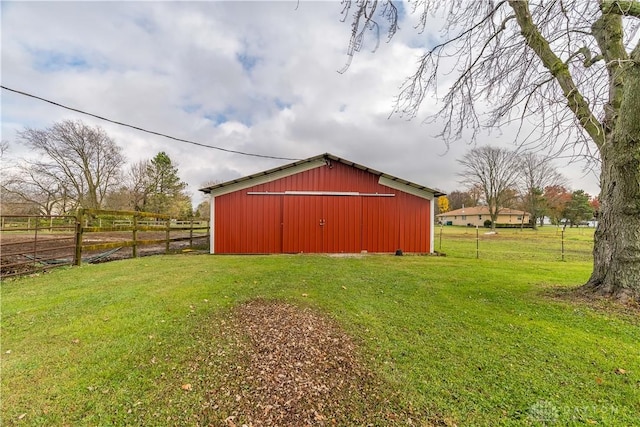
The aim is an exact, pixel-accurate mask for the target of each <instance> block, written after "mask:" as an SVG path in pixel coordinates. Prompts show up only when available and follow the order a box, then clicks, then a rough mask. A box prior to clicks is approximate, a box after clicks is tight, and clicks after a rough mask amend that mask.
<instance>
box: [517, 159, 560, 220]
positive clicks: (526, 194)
mask: <svg viewBox="0 0 640 427" xmlns="http://www.w3.org/2000/svg"><path fill="white" fill-rule="evenodd" d="M564 184H565V179H564V177H563V176H562V174H560V173H559V172H558V171H557V169H556V168H555V167H554V166H553V164H552V163H551V158H549V157H547V156H541V155H538V154H535V153H531V152H529V153H525V154H522V155H520V186H521V194H522V202H523V207H524V209H525V210H526V211H528V212H529V214H530V215H531V216H530V218H531V225H532V227H533V228H534V229H535V228H537V225H538V218H541V217H543V216H544V214H545V203H544V189H545V188H546V187H550V186H551V187H553V186H558V185H564Z"/></svg>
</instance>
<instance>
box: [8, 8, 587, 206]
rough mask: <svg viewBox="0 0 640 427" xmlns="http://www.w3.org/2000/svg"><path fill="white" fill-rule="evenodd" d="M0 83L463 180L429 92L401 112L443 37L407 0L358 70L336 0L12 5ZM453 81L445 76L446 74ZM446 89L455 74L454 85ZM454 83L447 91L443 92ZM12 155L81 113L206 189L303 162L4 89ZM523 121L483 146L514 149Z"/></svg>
mask: <svg viewBox="0 0 640 427" xmlns="http://www.w3.org/2000/svg"><path fill="white" fill-rule="evenodd" d="M0 7H1V15H2V16H1V20H2V30H1V31H2V41H1V44H2V58H1V60H2V63H1V72H2V74H1V80H2V85H4V86H6V87H9V88H12V89H16V90H19V91H23V92H27V93H30V94H33V95H36V96H39V97H42V98H45V99H49V100H52V101H55V102H58V103H60V104H64V105H67V106H70V107H73V108H76V109H79V110H83V111H87V112H91V113H93V114H96V115H100V116H103V117H107V118H109V119H112V120H115V121H120V122H124V123H127V124H131V125H134V126H138V127H141V128H144V129H148V130H152V131H155V132H159V133H163V134H168V135H171V136H173V137H176V138H180V139H186V140H190V141H195V142H198V143H201V144H205V145H211V146H217V147H222V148H225V149H230V150H236V151H242V152H248V153H255V154H259V155H266V156H275V157H285V158H293V159H304V158H308V157H312V156H315V155H318V154H322V153H325V152H328V153H331V154H334V155H336V156H339V157H342V158H345V159H347V160H351V161H353V162H356V163H359V164H362V165H365V166H368V167H370V168H373V169H376V170H379V171H381V172H385V173H388V174H390V175H394V176H397V177H400V178H403V179H406V180H409V181H412V182H415V183H417V184H421V185H424V186H427V187H430V188H434V189H438V190H441V191H443V192H451V191H454V190H462V189H464V186H463V184H461V183H460V179H461V177H460V173H461V172H462V169H461V166H460V165H459V164H458V163H457V161H456V159H459V158H461V157H462V156H463V155H464V153H465V152H466V151H468V150H469V149H470V148H472V147H473V146H474V145H473V142H472V141H469V140H464V139H462V140H460V141H457V142H454V143H453V144H452V145H451V146H450V147H449V148H447V146H446V145H445V143H444V142H443V141H442V139H440V138H438V137H437V134H438V133H439V132H440V131H441V129H442V123H441V122H435V123H426V122H425V121H424V119H426V118H427V116H428V114H429V113H432V112H435V111H436V110H437V108H438V106H439V104H438V99H436V97H435V95H433V96H430V97H427V98H426V99H425V102H424V103H423V105H422V108H421V110H420V111H419V114H418V116H417V117H416V118H414V119H412V120H407V118H406V117H399V116H396V115H392V114H391V113H392V111H393V106H394V96H395V95H397V93H398V88H399V86H400V85H401V84H402V83H403V81H404V80H405V79H406V77H407V76H409V75H411V74H412V73H413V72H414V70H415V66H416V61H417V58H418V57H419V55H420V54H421V53H422V52H424V50H425V49H426V48H427V47H428V44H429V43H432V42H433V40H435V39H437V37H438V33H437V29H438V27H439V23H440V22H441V21H440V20H438V19H436V18H434V21H433V22H430V23H429V24H428V25H427V27H426V30H425V31H424V32H423V33H422V34H420V33H419V32H417V31H416V30H415V29H414V25H415V23H416V18H417V17H415V16H413V15H412V14H410V13H409V12H408V11H407V9H406V8H404V7H401V8H400V31H399V32H398V33H397V35H396V36H395V37H394V38H393V39H392V41H391V42H389V43H387V42H386V38H385V37H384V35H383V36H382V40H381V43H380V46H379V47H378V48H377V50H375V52H374V51H373V45H374V43H373V39H370V40H369V41H367V43H366V44H365V46H364V48H363V49H362V51H361V52H360V53H358V54H357V55H356V56H355V58H354V59H353V62H352V63H351V66H350V67H349V69H348V70H347V71H346V72H345V73H339V72H338V71H339V70H341V69H342V68H343V67H344V65H345V63H346V61H347V58H348V56H347V54H346V52H347V47H348V42H349V37H350V31H351V27H350V22H349V19H347V20H346V22H341V18H343V16H342V15H341V12H342V8H343V6H342V5H341V4H340V2H338V1H315V2H309V1H304V0H302V1H300V2H296V1H280V2H273V1H258V2H248V1H208V2H206V1H201V2H162V1H153V2H147V1H129V2H92V1H85V2H53V1H46V2H26V1H22V2H9V1H2V3H1V6H0ZM442 82H443V84H446V82H447V79H443V80H442ZM443 89H446V88H443ZM439 92H440V93H443V91H442V90H440V91H439ZM0 96H1V118H2V128H1V132H2V140H3V141H6V142H8V143H9V151H8V153H7V155H6V159H3V162H8V163H15V162H18V161H19V159H20V158H29V157H30V156H31V157H32V156H33V153H29V152H28V150H27V149H26V148H25V147H24V146H23V145H22V144H21V142H20V140H19V139H18V137H17V132H18V131H20V130H23V129H24V128H25V127H31V128H43V129H44V128H47V127H49V126H51V125H52V124H53V123H55V122H57V121H62V120H67V119H72V120H78V119H79V120H82V121H83V122H85V123H87V124H89V125H92V126H93V125H98V126H101V127H102V128H103V129H104V130H105V131H106V132H107V133H108V134H109V135H110V136H111V137H112V138H113V139H114V140H115V141H116V143H117V144H118V145H119V146H120V147H122V149H123V154H124V155H125V157H126V159H127V161H128V162H129V163H130V164H133V163H136V162H138V161H141V160H146V159H151V158H153V157H154V156H155V155H156V154H157V153H158V152H160V151H164V152H166V153H167V154H168V155H169V157H170V158H171V160H172V161H173V162H174V163H175V164H177V166H178V170H179V174H180V177H181V178H182V179H183V180H184V181H185V182H186V183H187V184H188V189H187V190H188V192H189V193H190V194H191V196H192V200H193V202H194V207H195V206H196V205H197V204H198V203H199V202H201V201H202V200H204V198H203V195H202V193H200V192H199V191H198V189H199V188H202V187H203V186H205V184H207V183H212V182H223V181H227V180H231V179H235V178H239V177H242V176H246V175H250V174H253V173H257V172H260V171H263V170H266V169H270V168H273V167H276V166H280V165H284V164H287V163H290V162H291V161H287V160H276V159H265V158H260V157H252V156H242V155H238V154H231V153H226V152H223V151H219V150H214V149H210V148H205V147H201V146H195V145H191V144H186V143H181V142H177V141H175V140H170V139H166V138H163V137H160V136H155V135H150V134H147V133H144V132H140V131H136V130H133V129H130V128H126V127H121V126H118V125H115V124H112V123H109V122H104V121H100V120H98V119H95V118H92V117H89V116H84V115H81V114H79V113H76V112H72V111H68V110H65V109H62V108H59V107H56V106H54V105H51V104H47V103H45V102H42V101H38V100H35V99H32V98H28V97H25V96H22V95H19V94H15V93H12V92H9V91H6V90H2V91H1V93H0ZM514 135H515V134H514V132H513V130H511V129H503V130H501V131H495V130H494V131H492V132H489V133H487V134H484V135H480V137H479V138H478V141H477V144H490V145H494V146H502V147H506V148H510V149H512V148H515V145H514V139H515V136H514ZM555 165H556V166H557V167H558V169H559V170H560V171H561V172H562V173H563V174H564V175H565V177H566V178H567V180H568V186H569V187H570V188H571V189H573V190H577V189H582V190H585V191H586V192H587V193H589V194H591V195H597V194H598V193H599V187H598V179H597V177H596V176H595V175H594V173H593V172H585V170H584V165H583V164H581V163H579V162H578V163H572V164H567V160H566V159H562V160H560V159H559V160H557V161H556V162H555Z"/></svg>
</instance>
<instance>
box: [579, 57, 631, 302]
mask: <svg viewBox="0 0 640 427" xmlns="http://www.w3.org/2000/svg"><path fill="white" fill-rule="evenodd" d="M632 58H633V59H634V60H635V63H633V65H630V66H629V68H627V70H626V73H625V87H624V95H623V98H622V103H621V106H620V110H619V116H618V117H617V119H616V121H615V126H614V129H613V130H612V132H610V133H609V134H608V135H607V141H606V143H605V144H604V145H603V146H602V147H601V148H600V155H601V160H602V172H601V175H600V202H601V205H600V214H599V217H598V228H597V229H596V233H595V242H594V249H593V263H594V264H593V273H592V274H591V278H590V279H589V281H588V282H587V284H586V285H585V288H586V289H589V290H592V291H594V292H596V293H598V294H602V295H608V296H613V297H615V298H616V299H619V300H622V301H628V300H635V301H640V49H638V48H637V49H636V52H634V55H633V56H632Z"/></svg>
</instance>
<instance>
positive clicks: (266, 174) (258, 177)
mask: <svg viewBox="0 0 640 427" xmlns="http://www.w3.org/2000/svg"><path fill="white" fill-rule="evenodd" d="M329 161H334V162H340V163H343V164H345V165H348V166H352V167H355V168H357V169H360V170H363V171H366V172H370V173H372V174H374V175H378V176H379V177H381V178H385V179H386V180H387V181H391V182H393V184H395V185H396V186H398V187H408V188H407V189H408V190H409V191H411V190H413V191H419V192H428V193H432V194H433V196H434V197H440V196H444V195H445V194H446V193H443V192H442V191H440V190H436V189H432V188H429V187H425V186H424V185H420V184H416V183H413V182H411V181H407V180H404V179H402V178H398V177H395V176H393V175H389V174H386V173H384V172H380V171H377V170H375V169H371V168H369V167H367V166H363V165H360V164H358V163H355V162H352V161H350V160H346V159H342V158H340V157H338V156H334V155H333V154H330V153H324V154H319V155H317V156H314V157H309V158H308V159H304V160H298V161H297V162H293V163H289V164H287V165H284V166H278V167H276V168H273V169H269V170H266V171H263V172H258V173H256V174H253V175H249V176H245V177H242V178H237V179H233V180H231V181H226V182H222V183H220V184H215V185H212V186H209V187H204V188H201V189H200V191H202V192H204V193H207V194H210V193H214V194H223V193H227V192H230V191H226V190H227V189H226V188H225V187H229V188H228V190H231V191H236V190H239V189H242V188H248V187H252V186H254V185H257V184H260V183H264V182H269V181H272V180H276V179H280V178H284V177H286V176H290V175H294V174H296V173H299V172H301V171H304V170H309V169H313V168H315V167H318V166H321V165H324V164H327V162H329Z"/></svg>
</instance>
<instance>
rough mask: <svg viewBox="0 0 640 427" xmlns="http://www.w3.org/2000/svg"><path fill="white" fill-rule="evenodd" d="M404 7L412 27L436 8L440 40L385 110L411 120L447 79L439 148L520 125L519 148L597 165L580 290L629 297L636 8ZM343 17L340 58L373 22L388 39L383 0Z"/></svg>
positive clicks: (634, 291) (355, 5)
mask: <svg viewBox="0 0 640 427" xmlns="http://www.w3.org/2000/svg"><path fill="white" fill-rule="evenodd" d="M413 7H414V9H413V10H414V13H418V14H419V17H420V23H421V29H422V30H424V29H425V27H426V25H427V22H428V19H429V17H430V16H432V15H433V14H435V13H437V12H438V11H440V12H444V14H445V15H444V17H445V20H446V23H445V26H444V28H443V33H442V37H441V38H440V39H439V40H442V41H441V42H438V43H437V44H436V45H435V46H433V47H431V48H429V49H428V51H426V52H425V53H424V54H423V55H422V56H421V57H420V58H419V61H418V67H417V69H416V71H415V73H414V74H413V75H411V76H410V77H409V78H408V79H407V81H406V82H405V84H404V85H403V86H402V87H401V89H400V92H399V94H398V98H397V105H396V111H397V112H398V113H401V114H407V115H409V116H415V115H416V114H417V113H418V109H419V107H420V105H421V104H422V102H423V100H424V99H425V96H426V95H427V94H429V93H431V92H432V91H434V90H435V89H437V87H438V79H439V78H440V77H441V76H442V75H445V74H447V73H451V72H453V73H455V74H454V75H455V76H457V77H456V79H455V80H454V81H453V84H452V85H451V86H450V88H449V89H448V91H447V92H446V94H445V95H444V98H443V99H442V105H443V106H442V109H441V110H440V111H439V113H438V114H437V115H436V117H440V118H443V119H444V120H445V125H444V128H443V130H442V137H443V138H444V140H445V141H446V143H447V144H449V143H450V142H451V141H452V140H455V139H457V138H460V137H461V136H462V133H463V131H465V129H471V130H472V133H473V135H474V136H477V135H478V132H480V131H481V130H482V129H484V128H485V127H497V126H501V125H505V124H509V123H511V122H513V121H516V122H517V121H519V122H520V124H521V127H520V129H521V132H520V133H519V135H518V138H519V141H520V142H521V143H522V144H528V145H530V146H535V147H538V148H539V149H541V150H542V149H544V150H546V151H548V152H555V153H558V152H561V151H562V152H566V151H567V150H569V151H570V152H572V153H573V154H575V155H584V156H589V157H591V158H593V159H595V160H596V161H599V162H601V168H600V170H601V173H600V188H601V192H600V197H599V199H600V202H601V209H600V212H599V217H598V228H597V230H596V234H595V243H594V251H593V255H594V266H593V272H592V274H591V277H590V279H589V281H588V282H587V284H586V285H585V288H586V289H589V290H592V291H594V292H596V293H600V294H604V295H613V296H615V297H617V298H619V299H621V300H626V299H629V298H633V299H636V300H638V299H640V239H639V238H638V235H639V234H640V233H639V231H638V230H640V185H638V182H640V44H639V43H638V37H637V35H638V31H637V30H638V27H639V25H640V2H638V1H633V0H600V1H597V2H596V1H584V0H555V1H539V2H532V1H531V2H529V1H523V0H498V1H463V0H458V1H454V0H452V1H444V0H417V1H416V3H414V6H413ZM351 12H353V15H352V16H353V20H352V24H351V25H352V36H351V41H350V44H349V51H348V53H349V58H350V59H349V60H351V57H353V55H354V54H355V52H357V51H359V50H360V48H361V47H362V46H363V38H364V37H365V34H367V31H366V30H368V29H377V28H378V26H379V24H378V23H377V22H376V19H382V20H386V21H387V28H388V35H389V37H393V35H394V34H395V32H396V31H397V20H398V14H397V9H396V7H395V6H394V5H393V2H392V1H390V0H389V1H384V2H382V3H379V2H378V1H377V0H357V1H349V0H346V1H345V8H344V10H343V13H344V14H345V19H346V16H347V14H349V13H351ZM377 12H380V13H377ZM369 33H370V32H369ZM374 33H375V32H374ZM487 105H488V107H489V112H488V113H487V114H482V110H483V109H484V108H485V107H486V106H487ZM531 122H533V123H535V125H534V126H533V129H529V128H527V123H531Z"/></svg>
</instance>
